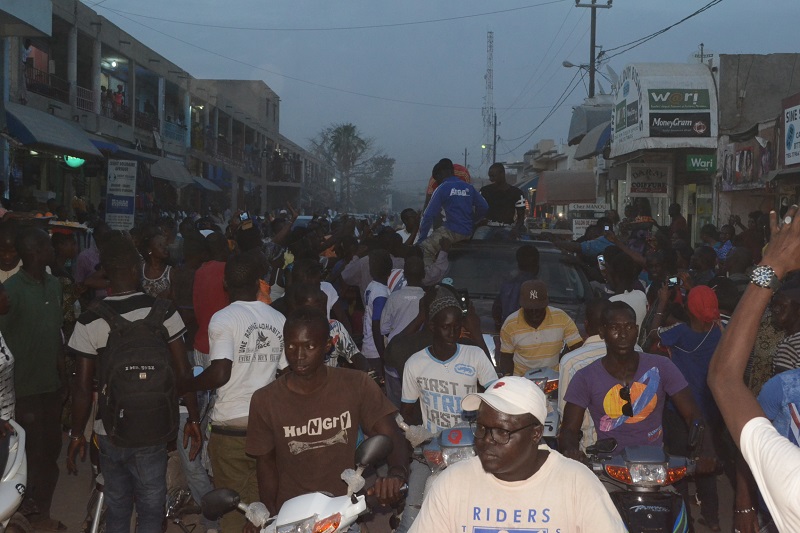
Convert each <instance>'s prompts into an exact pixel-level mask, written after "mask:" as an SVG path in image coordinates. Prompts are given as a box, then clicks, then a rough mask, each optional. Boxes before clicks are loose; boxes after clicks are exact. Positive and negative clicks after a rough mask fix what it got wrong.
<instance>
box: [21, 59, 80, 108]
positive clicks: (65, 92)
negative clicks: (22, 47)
mask: <svg viewBox="0 0 800 533" xmlns="http://www.w3.org/2000/svg"><path fill="white" fill-rule="evenodd" d="M25 82H26V85H27V89H28V90H29V91H31V92H33V93H37V94H41V95H43V96H47V97H48V98H52V99H54V100H59V101H61V102H64V103H65V104H68V103H69V82H68V81H67V80H63V79H61V78H59V77H57V76H54V75H52V74H50V73H48V72H45V71H44V70H39V69H36V68H33V67H26V68H25Z"/></svg>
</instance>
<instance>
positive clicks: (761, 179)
mask: <svg viewBox="0 0 800 533" xmlns="http://www.w3.org/2000/svg"><path fill="white" fill-rule="evenodd" d="M775 138H776V135H775V130H774V128H767V129H763V130H760V131H759V132H758V135H757V136H756V137H755V139H750V140H748V141H744V142H741V143H731V144H728V145H726V146H724V147H723V151H722V161H721V163H722V190H723V191H742V190H753V189H763V188H765V187H766V180H767V176H768V175H769V173H770V172H772V171H773V170H775V162H776V160H777V154H776V148H777V146H776V144H775Z"/></svg>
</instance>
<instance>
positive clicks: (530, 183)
mask: <svg viewBox="0 0 800 533" xmlns="http://www.w3.org/2000/svg"><path fill="white" fill-rule="evenodd" d="M514 187H516V188H517V189H519V190H521V191H522V193H523V194H528V189H537V188H538V187H539V176H534V177H533V178H531V179H529V180H527V181H523V182H522V183H517V184H516V185H514Z"/></svg>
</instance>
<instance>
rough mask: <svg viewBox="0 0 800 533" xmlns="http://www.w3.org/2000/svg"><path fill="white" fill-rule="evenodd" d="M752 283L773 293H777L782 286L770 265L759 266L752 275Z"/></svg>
mask: <svg viewBox="0 0 800 533" xmlns="http://www.w3.org/2000/svg"><path fill="white" fill-rule="evenodd" d="M750 283H752V284H754V285H758V286H759V287H762V288H764V289H772V290H773V291H777V290H778V289H779V288H780V286H781V280H780V279H778V275H777V274H775V271H774V270H772V267H771V266H768V265H759V266H757V267H756V268H755V269H753V273H752V274H750Z"/></svg>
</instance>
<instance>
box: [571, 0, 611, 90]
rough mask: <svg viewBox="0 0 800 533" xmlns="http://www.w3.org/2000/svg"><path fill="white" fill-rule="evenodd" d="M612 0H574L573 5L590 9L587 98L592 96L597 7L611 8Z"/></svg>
mask: <svg viewBox="0 0 800 533" xmlns="http://www.w3.org/2000/svg"><path fill="white" fill-rule="evenodd" d="M613 1H614V0H608V3H607V4H606V5H603V4H598V3H597V0H592V3H591V4H581V3H580V0H575V7H588V8H589V9H591V10H592V31H591V37H590V42H589V98H592V97H593V96H594V75H595V69H596V67H595V64H596V62H597V58H596V51H595V50H596V46H597V43H596V40H597V10H598V9H611V4H612V2H613Z"/></svg>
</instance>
